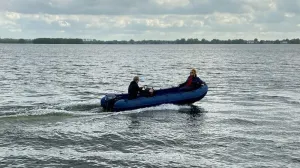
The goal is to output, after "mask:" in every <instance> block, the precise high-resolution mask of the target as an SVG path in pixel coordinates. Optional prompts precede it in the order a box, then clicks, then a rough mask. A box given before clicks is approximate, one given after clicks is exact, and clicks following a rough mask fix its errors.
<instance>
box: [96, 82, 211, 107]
mask: <svg viewBox="0 0 300 168" xmlns="http://www.w3.org/2000/svg"><path fill="white" fill-rule="evenodd" d="M207 91H208V86H207V85H202V86H200V87H199V88H197V89H195V90H191V91H180V89H179V88H178V87H174V88H168V89H160V90H155V92H154V95H153V96H152V97H142V96H138V97H137V98H136V99H132V100H128V94H107V95H105V96H104V97H103V98H102V99H101V106H102V107H103V108H104V109H105V110H107V111H115V112H118V111H125V110H134V109H138V108H145V107H151V106H158V105H161V104H178V105H182V104H192V103H194V102H196V101H199V100H201V99H202V98H203V97H204V96H205V95H206V93H207Z"/></svg>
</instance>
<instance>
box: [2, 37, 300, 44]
mask: <svg viewBox="0 0 300 168" xmlns="http://www.w3.org/2000/svg"><path fill="white" fill-rule="evenodd" d="M0 43H7V44H300V39H299V38H297V39H282V40H258V39H254V40H243V39H232V40H231V39H228V40H219V39H213V40H210V41H209V40H206V39H201V40H198V39H197V38H189V39H185V38H182V39H177V40H139V41H135V40H132V39H131V40H129V41H126V40H121V41H118V40H112V41H103V40H96V39H80V38H36V39H11V38H4V39H1V38H0Z"/></svg>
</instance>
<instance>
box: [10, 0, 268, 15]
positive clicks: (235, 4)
mask: <svg viewBox="0 0 300 168" xmlns="http://www.w3.org/2000/svg"><path fill="white" fill-rule="evenodd" d="M257 3H259V4H260V5H257ZM266 3H268V1H265V2H261V1H260V2H257V1H254V2H251V1H249V0H173V1H170V0H88V1H86V0H60V1H59V0H43V1H41V0H10V1H8V2H7V4H6V8H7V10H8V11H12V12H18V13H27V14H34V13H47V14H85V15H136V14H144V15H162V14H185V15H193V14H209V13H213V12H226V13H245V12H249V11H250V10H265V9H266V8H268V6H267V5H266ZM254 8H255V9H254Z"/></svg>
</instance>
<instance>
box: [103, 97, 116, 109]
mask: <svg viewBox="0 0 300 168" xmlns="http://www.w3.org/2000/svg"><path fill="white" fill-rule="evenodd" d="M116 100H117V96H116V95H115V94H108V95H106V96H105V104H104V106H105V109H106V110H112V109H113V108H114V104H115V102H116Z"/></svg>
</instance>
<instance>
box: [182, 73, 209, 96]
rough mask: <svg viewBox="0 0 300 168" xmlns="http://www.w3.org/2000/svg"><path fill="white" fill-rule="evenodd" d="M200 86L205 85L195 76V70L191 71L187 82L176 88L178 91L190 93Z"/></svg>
mask: <svg viewBox="0 0 300 168" xmlns="http://www.w3.org/2000/svg"><path fill="white" fill-rule="evenodd" d="M201 85H205V82H204V81H202V80H201V79H200V78H199V77H198V76H197V72H196V70H195V69H192V70H191V72H190V76H189V77H188V78H187V80H186V81H185V82H184V83H182V84H180V85H179V86H178V87H179V90H180V91H190V90H194V89H197V88H198V87H200V86H201Z"/></svg>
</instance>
